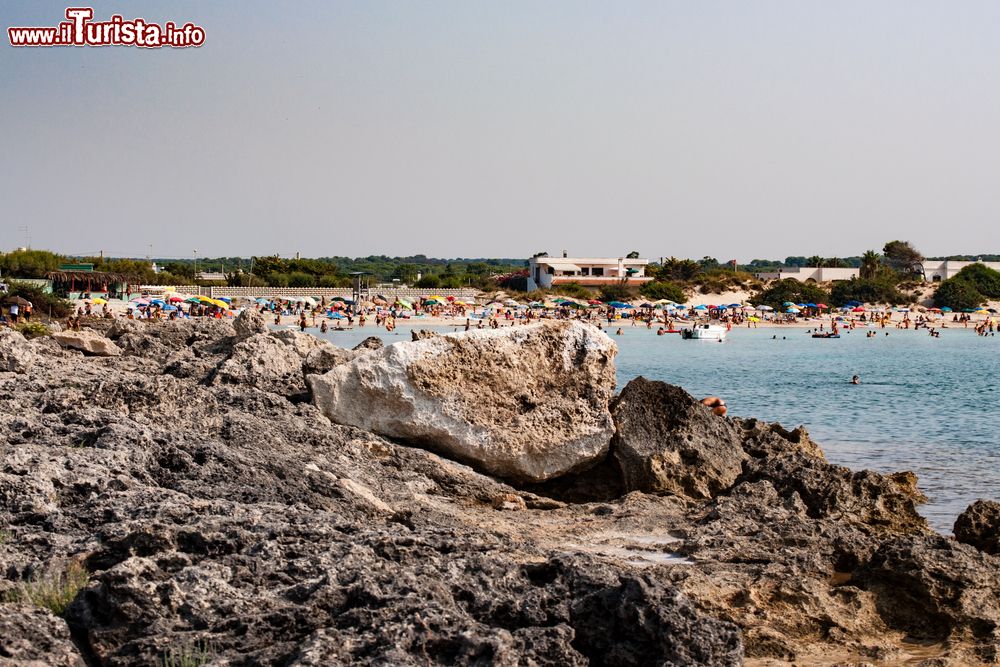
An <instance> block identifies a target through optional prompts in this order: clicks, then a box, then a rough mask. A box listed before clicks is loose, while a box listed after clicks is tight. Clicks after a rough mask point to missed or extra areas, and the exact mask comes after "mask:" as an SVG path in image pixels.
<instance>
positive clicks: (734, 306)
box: [726, 303, 743, 308]
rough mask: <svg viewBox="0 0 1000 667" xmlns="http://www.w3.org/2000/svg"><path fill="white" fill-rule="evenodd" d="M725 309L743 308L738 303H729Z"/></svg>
mask: <svg viewBox="0 0 1000 667" xmlns="http://www.w3.org/2000/svg"><path fill="white" fill-rule="evenodd" d="M726 307H727V308H742V307H743V305H742V304H739V303H731V304H729V305H728V306H726Z"/></svg>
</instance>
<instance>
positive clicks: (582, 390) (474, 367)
mask: <svg viewBox="0 0 1000 667" xmlns="http://www.w3.org/2000/svg"><path fill="white" fill-rule="evenodd" d="M616 350H617V348H616V347H615V344H614V343H613V342H612V341H611V339H610V338H608V337H607V336H606V335H605V334H603V333H601V332H599V331H597V330H596V329H594V328H593V327H590V326H588V325H586V324H582V323H579V322H572V323H570V322H558V323H557V322H551V323H539V324H534V325H529V326H525V327H517V328H509V329H497V330H481V331H470V332H465V333H460V334H449V335H445V336H438V337H434V338H429V339H425V340H419V341H415V342H401V343H396V344H394V345H390V346H389V347H387V348H385V349H383V350H380V351H373V352H371V353H369V354H366V355H363V356H361V357H358V358H356V359H354V360H353V361H352V362H351V363H349V364H346V365H344V366H338V367H336V368H334V369H333V370H331V371H330V372H328V373H327V374H325V375H311V376H309V382H310V386H311V388H312V391H313V400H314V402H315V404H316V406H317V407H319V408H320V409H321V410H322V411H323V413H324V414H326V415H327V416H328V417H329V418H330V419H332V420H333V421H335V422H337V423H340V424H347V425H351V426H357V427H360V428H364V429H366V430H370V431H373V432H375V433H379V434H381V435H387V436H390V437H395V438H400V439H403V440H406V441H408V442H412V443H416V444H420V445H422V446H426V447H431V448H434V449H436V450H438V451H442V452H446V453H447V454H449V455H451V456H454V457H456V458H459V459H461V460H464V461H468V462H470V463H471V464H472V465H474V466H476V467H478V468H480V469H481V470H485V471H488V472H490V473H492V474H496V475H500V476H502V477H508V478H512V479H518V480H525V481H541V480H545V479H549V478H552V477H557V476H559V475H562V474H565V473H567V472H571V471H573V470H577V469H580V468H583V467H586V466H587V465H589V464H591V463H593V462H594V461H596V460H598V459H599V458H600V457H601V456H603V455H604V453H605V452H606V451H607V447H608V441H609V440H610V437H611V434H612V423H611V416H610V414H609V412H608V401H609V399H610V397H611V392H612V391H613V389H614V382H615V376H614V356H615V352H616Z"/></svg>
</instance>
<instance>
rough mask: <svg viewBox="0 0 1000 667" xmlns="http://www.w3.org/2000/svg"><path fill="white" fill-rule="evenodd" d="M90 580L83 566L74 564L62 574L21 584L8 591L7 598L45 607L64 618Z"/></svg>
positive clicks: (67, 567)
mask: <svg viewBox="0 0 1000 667" xmlns="http://www.w3.org/2000/svg"><path fill="white" fill-rule="evenodd" d="M89 578H90V575H89V573H88V572H87V570H86V569H85V568H84V567H83V565H81V564H80V563H77V562H72V563H70V564H69V565H67V566H66V569H65V570H63V571H62V572H58V573H55V574H49V575H46V576H43V577H40V578H38V579H32V580H31V581H24V582H21V583H20V584H18V585H17V587H15V588H14V589H13V590H11V591H8V593H7V595H6V598H7V601H8V602H18V603H22V604H32V605H35V606H36V607H44V608H46V609H48V610H49V611H51V612H52V613H53V614H55V615H56V616H62V615H63V613H64V612H65V611H66V607H68V606H69V603H70V602H72V601H73V598H75V597H76V594H77V593H78V592H79V591H80V589H81V588H83V587H84V586H86V585H87V581H88V580H89Z"/></svg>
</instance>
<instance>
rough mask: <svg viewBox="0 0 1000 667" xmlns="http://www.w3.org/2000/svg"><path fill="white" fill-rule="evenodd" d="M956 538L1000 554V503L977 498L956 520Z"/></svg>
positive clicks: (983, 549)
mask: <svg viewBox="0 0 1000 667" xmlns="http://www.w3.org/2000/svg"><path fill="white" fill-rule="evenodd" d="M955 539H956V540H958V541H959V542H962V543H964V544H971V545H972V546H974V547H976V548H977V549H979V550H980V551H985V552H986V553H988V554H993V555H994V556H997V555H1000V503H998V502H995V501H992V500H977V501H976V502H974V503H972V504H971V505H969V507H968V508H966V510H965V511H964V512H962V513H961V514H960V515H959V517H958V519H956V520H955Z"/></svg>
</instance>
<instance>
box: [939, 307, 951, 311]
mask: <svg viewBox="0 0 1000 667" xmlns="http://www.w3.org/2000/svg"><path fill="white" fill-rule="evenodd" d="M941 312H942V313H950V312H951V308H949V307H948V306H945V307H944V308H942V309H941Z"/></svg>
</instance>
